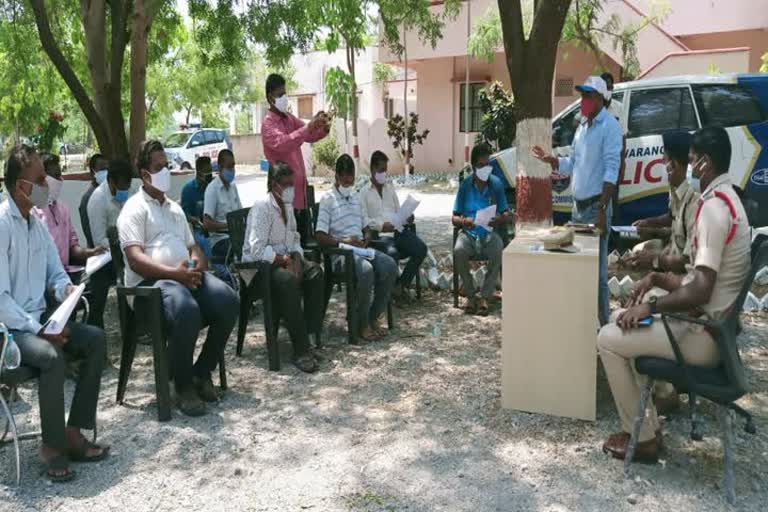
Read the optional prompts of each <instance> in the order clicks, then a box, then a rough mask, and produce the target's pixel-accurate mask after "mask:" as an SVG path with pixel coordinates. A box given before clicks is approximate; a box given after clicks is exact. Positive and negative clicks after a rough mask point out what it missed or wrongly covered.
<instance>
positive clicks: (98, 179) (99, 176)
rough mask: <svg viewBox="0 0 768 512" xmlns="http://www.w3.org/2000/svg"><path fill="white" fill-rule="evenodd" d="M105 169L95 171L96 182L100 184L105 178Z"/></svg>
mask: <svg viewBox="0 0 768 512" xmlns="http://www.w3.org/2000/svg"><path fill="white" fill-rule="evenodd" d="M107 172H108V171H107V169H102V170H100V171H96V183H98V184H99V185H101V184H102V183H104V182H105V181H106V180H107Z"/></svg>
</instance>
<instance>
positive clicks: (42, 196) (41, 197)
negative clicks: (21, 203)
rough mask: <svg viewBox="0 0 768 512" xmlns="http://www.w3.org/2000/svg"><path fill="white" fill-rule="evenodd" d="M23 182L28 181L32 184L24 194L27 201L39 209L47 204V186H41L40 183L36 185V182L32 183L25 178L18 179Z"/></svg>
mask: <svg viewBox="0 0 768 512" xmlns="http://www.w3.org/2000/svg"><path fill="white" fill-rule="evenodd" d="M20 181H23V182H25V183H29V184H30V185H32V189H31V190H30V191H29V194H25V195H26V196H27V197H28V198H29V201H30V202H31V203H32V204H33V205H35V206H37V207H38V208H40V209H41V210H42V209H43V208H45V207H46V206H48V187H43V186H41V185H38V184H37V183H32V182H31V181H27V180H20Z"/></svg>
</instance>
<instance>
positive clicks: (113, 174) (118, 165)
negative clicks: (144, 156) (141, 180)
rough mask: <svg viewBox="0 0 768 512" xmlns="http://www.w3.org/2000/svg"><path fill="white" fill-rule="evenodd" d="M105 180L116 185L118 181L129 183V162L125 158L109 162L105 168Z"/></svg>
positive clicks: (131, 170) (131, 175) (130, 174)
mask: <svg viewBox="0 0 768 512" xmlns="http://www.w3.org/2000/svg"><path fill="white" fill-rule="evenodd" d="M107 179H108V180H112V181H113V182H115V183H117V182H118V181H123V180H126V181H131V180H132V179H133V169H131V162H129V161H128V160H126V159H125V158H115V159H114V160H110V161H109V167H108V168H107Z"/></svg>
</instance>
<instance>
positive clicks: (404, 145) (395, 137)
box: [387, 112, 429, 160]
mask: <svg viewBox="0 0 768 512" xmlns="http://www.w3.org/2000/svg"><path fill="white" fill-rule="evenodd" d="M408 115H409V117H410V120H409V121H408V126H407V127H406V126H405V118H404V117H403V116H401V115H400V114H397V115H396V116H394V117H391V118H390V119H389V121H388V122H387V135H388V136H389V138H390V139H392V147H394V148H395V149H397V150H398V151H399V152H400V155H401V156H402V157H403V159H405V158H406V152H407V156H408V160H411V159H412V158H413V146H414V144H424V140H426V138H427V136H428V135H429V130H424V131H423V132H421V133H418V126H419V116H418V114H414V113H413V112H410V113H409V114H408Z"/></svg>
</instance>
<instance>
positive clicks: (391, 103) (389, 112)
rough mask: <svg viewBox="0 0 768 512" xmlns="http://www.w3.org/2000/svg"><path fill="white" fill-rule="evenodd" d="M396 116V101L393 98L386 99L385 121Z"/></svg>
mask: <svg viewBox="0 0 768 512" xmlns="http://www.w3.org/2000/svg"><path fill="white" fill-rule="evenodd" d="M394 115H395V100H394V99H393V98H384V119H392V116H394Z"/></svg>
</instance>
